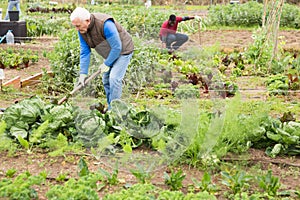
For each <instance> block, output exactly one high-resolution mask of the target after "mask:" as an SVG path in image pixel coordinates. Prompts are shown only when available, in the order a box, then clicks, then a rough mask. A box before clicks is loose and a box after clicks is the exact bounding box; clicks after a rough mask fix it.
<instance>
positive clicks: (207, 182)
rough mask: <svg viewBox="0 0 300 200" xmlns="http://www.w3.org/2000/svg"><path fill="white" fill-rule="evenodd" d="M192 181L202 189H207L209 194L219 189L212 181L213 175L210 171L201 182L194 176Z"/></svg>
mask: <svg viewBox="0 0 300 200" xmlns="http://www.w3.org/2000/svg"><path fill="white" fill-rule="evenodd" d="M192 181H193V183H194V185H195V187H196V188H199V189H200V190H201V191H207V192H208V193H209V194H213V193H215V192H216V191H217V187H216V185H215V184H214V183H212V180H211V176H210V174H209V173H207V172H205V173H204V174H203V177H202V179H201V181H200V182H199V181H198V180H197V179H196V178H192Z"/></svg>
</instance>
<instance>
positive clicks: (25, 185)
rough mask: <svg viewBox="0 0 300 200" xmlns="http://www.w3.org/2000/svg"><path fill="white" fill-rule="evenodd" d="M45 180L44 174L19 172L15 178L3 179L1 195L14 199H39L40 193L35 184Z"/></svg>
mask: <svg viewBox="0 0 300 200" xmlns="http://www.w3.org/2000/svg"><path fill="white" fill-rule="evenodd" d="M44 181H45V178H44V176H40V175H38V176H32V175H31V174H30V173H29V172H24V173H22V174H19V175H18V176H17V177H16V178H15V179H14V180H11V179H6V178H4V179H1V181H0V197H3V198H8V199H12V200H14V199H15V200H17V199H24V200H30V199H37V198H38V193H37V191H36V190H35V189H34V188H33V186H34V185H40V184H42V183H43V182H44Z"/></svg>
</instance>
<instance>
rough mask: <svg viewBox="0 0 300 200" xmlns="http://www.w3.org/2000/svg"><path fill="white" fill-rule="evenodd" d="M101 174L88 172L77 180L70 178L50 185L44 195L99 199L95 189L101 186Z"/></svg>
mask: <svg viewBox="0 0 300 200" xmlns="http://www.w3.org/2000/svg"><path fill="white" fill-rule="evenodd" d="M102 179H103V178H102V176H101V175H100V174H97V173H89V174H87V175H86V176H82V177H80V178H79V179H78V180H76V179H75V178H70V179H69V180H68V181H67V182H65V184H64V185H54V186H51V187H50V189H49V190H48V191H47V193H46V196H47V199H49V200H54V199H78V200H79V199H91V200H99V196H98V193H97V191H98V190H99V189H101V188H102V187H103V184H101V183H100V181H102Z"/></svg>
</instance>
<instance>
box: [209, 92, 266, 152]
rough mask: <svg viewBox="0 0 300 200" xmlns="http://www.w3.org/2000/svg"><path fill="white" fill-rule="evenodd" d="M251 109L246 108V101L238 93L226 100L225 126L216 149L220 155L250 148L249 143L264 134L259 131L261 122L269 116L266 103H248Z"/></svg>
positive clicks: (223, 115) (223, 114) (223, 116)
mask: <svg viewBox="0 0 300 200" xmlns="http://www.w3.org/2000/svg"><path fill="white" fill-rule="evenodd" d="M247 104H248V106H249V105H250V106H252V108H249V109H251V110H248V111H247V110H246V109H245V108H246V103H245V102H242V101H241V97H240V96H239V95H237V96H236V97H235V98H232V99H230V100H228V101H227V102H226V111H225V112H224V113H222V118H223V120H224V122H223V128H222V132H221V134H220V137H218V138H217V144H216V146H215V148H214V151H215V152H217V154H218V155H225V154H226V153H227V152H230V151H231V152H238V153H240V152H245V151H247V150H248V149H249V145H248V143H249V142H251V141H258V140H260V139H261V138H262V137H263V136H264V132H262V131H259V130H260V129H259V128H260V124H261V122H262V121H263V119H265V117H266V116H268V106H267V105H266V104H258V103H257V104H256V103H250V104H249V103H247Z"/></svg>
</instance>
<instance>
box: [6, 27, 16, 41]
mask: <svg viewBox="0 0 300 200" xmlns="http://www.w3.org/2000/svg"><path fill="white" fill-rule="evenodd" d="M6 43H7V44H14V43H15V36H14V34H13V33H12V31H11V30H8V31H7V33H6Z"/></svg>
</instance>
